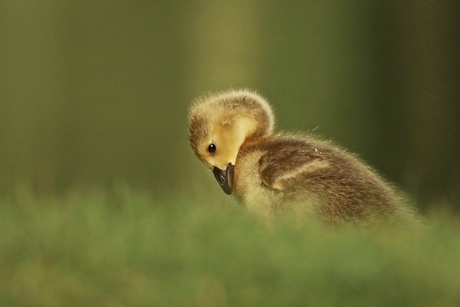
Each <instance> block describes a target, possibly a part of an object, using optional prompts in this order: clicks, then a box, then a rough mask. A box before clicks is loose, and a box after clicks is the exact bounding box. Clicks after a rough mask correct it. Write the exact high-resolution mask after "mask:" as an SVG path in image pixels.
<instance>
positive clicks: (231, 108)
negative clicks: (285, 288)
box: [189, 90, 409, 224]
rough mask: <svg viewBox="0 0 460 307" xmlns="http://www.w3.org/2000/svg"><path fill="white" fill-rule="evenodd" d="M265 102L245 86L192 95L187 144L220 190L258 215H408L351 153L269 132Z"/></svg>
mask: <svg viewBox="0 0 460 307" xmlns="http://www.w3.org/2000/svg"><path fill="white" fill-rule="evenodd" d="M273 127H274V117H273V112H272V109H271V107H270V105H269V104H268V103H267V101H266V100H265V99H264V98H262V97H261V96H259V95H258V94H256V93H254V92H251V91H248V90H231V91H227V92H220V93H216V94H210V95H208V96H203V97H201V98H198V99H197V100H196V101H195V102H194V104H193V105H192V107H191V108H190V113H189V137H190V144H191V147H192V149H193V151H194V152H195V153H196V155H197V156H198V157H199V158H200V159H201V160H202V161H203V162H204V163H205V164H206V165H207V167H208V168H209V169H211V170H212V171H213V173H214V175H215V177H216V180H217V181H218V183H219V185H220V186H221V187H222V189H223V190H224V192H225V193H227V194H234V195H235V196H236V197H237V199H238V200H239V201H240V202H241V203H242V204H243V205H244V206H246V207H247V208H248V209H249V210H251V211H255V212H257V213H259V214H262V215H264V216H272V215H274V214H276V213H277V212H286V211H287V212H289V211H291V212H295V213H296V214H297V213H298V214H305V215H309V214H310V213H313V214H319V216H320V218H321V219H322V220H324V221H326V222H328V223H332V224H336V223H341V222H345V221H359V222H365V221H372V220H376V219H382V218H387V217H393V216H400V215H408V214H409V210H408V209H407V208H406V207H405V206H404V205H402V204H400V201H399V199H398V196H397V195H396V193H395V192H394V190H393V188H392V187H391V186H390V185H389V184H388V183H386V182H385V181H384V180H383V179H382V178H380V177H379V176H378V175H377V174H376V172H375V171H374V170H372V169H371V168H370V167H368V166H367V165H365V164H364V163H363V162H362V161H361V160H359V159H358V158H356V157H355V156H354V155H352V154H349V153H346V152H345V151H344V150H343V149H341V148H339V147H337V146H334V145H332V144H331V143H329V142H325V141H321V140H318V139H316V138H314V137H311V136H306V135H294V134H292V135H274V134H273Z"/></svg>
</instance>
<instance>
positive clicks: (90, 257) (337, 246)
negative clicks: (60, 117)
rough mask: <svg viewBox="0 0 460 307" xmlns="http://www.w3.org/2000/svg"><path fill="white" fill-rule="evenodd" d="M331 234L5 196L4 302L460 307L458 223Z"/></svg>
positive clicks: (210, 216)
mask: <svg viewBox="0 0 460 307" xmlns="http://www.w3.org/2000/svg"><path fill="white" fill-rule="evenodd" d="M429 222H430V223H431V224H432V225H431V228H430V229H428V230H426V231H424V232H412V231H402V230H396V229H384V230H381V231H372V232H369V231H363V230H361V231H360V230H356V229H341V230H340V231H332V230H326V229H323V228H321V227H318V226H313V225H303V226H301V225H296V226H294V227H293V226H292V224H291V223H290V222H289V221H288V220H285V221H280V222H279V223H277V224H275V225H274V226H272V227H267V226H266V225H265V224H264V223H262V222H261V221H259V220H257V219H256V218H254V217H251V216H248V215H247V214H246V213H245V212H244V211H242V210H239V209H236V208H232V207H230V206H222V205H220V204H215V203H209V204H200V203H187V202H186V201H184V200H174V199H170V200H167V201H165V200H158V199H155V198H154V197H150V196H147V195H144V194H142V193H132V192H131V191H130V190H129V189H121V191H118V192H116V193H102V192H99V193H98V192H92V193H84V194H81V193H74V194H69V195H68V196H67V197H61V198H59V199H52V200H49V199H48V200H47V201H44V200H39V199H37V198H35V197H31V196H30V195H29V194H28V193H19V195H17V196H16V197H12V198H5V199H3V200H0V234H1V235H0V306H338V305H340V306H459V304H460V236H459V231H460V225H459V222H458V220H456V218H452V217H450V218H447V215H444V216H443V215H433V216H431V217H429Z"/></svg>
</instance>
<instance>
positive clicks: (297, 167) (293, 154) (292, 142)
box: [259, 137, 328, 190]
mask: <svg viewBox="0 0 460 307" xmlns="http://www.w3.org/2000/svg"><path fill="white" fill-rule="evenodd" d="M324 154H325V153H323V152H322V151H321V149H320V148H318V147H317V146H315V145H314V144H312V143H311V142H310V141H309V140H307V139H302V138H291V137H285V138H279V139H277V140H275V141H273V142H270V144H267V150H266V152H265V154H264V155H263V156H262V157H261V159H260V161H259V163H260V168H259V172H260V176H261V178H262V182H263V183H264V184H265V185H266V186H268V187H270V188H272V189H276V190H285V189H289V188H292V187H294V186H296V184H298V183H301V182H302V181H304V180H305V179H306V177H308V176H309V174H313V173H315V172H317V171H318V170H319V169H324V168H326V167H328V162H327V160H326V159H324Z"/></svg>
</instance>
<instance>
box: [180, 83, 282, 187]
mask: <svg viewBox="0 0 460 307" xmlns="http://www.w3.org/2000/svg"><path fill="white" fill-rule="evenodd" d="M272 131H273V115H272V111H271V108H270V106H269V105H268V103H267V102H266V101H265V99H263V98H262V97H261V96H259V95H257V94H255V93H253V92H251V91H248V90H239V91H233V90H232V91H227V92H220V93H215V94H210V95H207V96H203V97H200V98H198V99H196V100H195V102H194V103H193V105H192V107H191V108H190V112H189V139H190V145H191V147H192V149H193V151H194V152H195V154H196V155H197V156H198V158H200V159H201V160H202V161H203V162H204V164H205V165H206V166H207V167H208V168H209V169H210V170H212V172H213V173H214V176H215V178H216V180H217V182H218V183H219V185H220V186H221V188H222V189H223V191H224V192H225V193H227V194H231V193H232V189H233V173H234V167H235V165H236V163H237V156H238V152H239V150H240V147H241V145H242V144H244V143H245V142H247V141H249V140H253V141H256V140H257V139H258V138H263V137H266V136H267V135H270V134H271V133H272Z"/></svg>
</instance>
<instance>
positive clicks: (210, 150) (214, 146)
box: [208, 143, 217, 154]
mask: <svg viewBox="0 0 460 307" xmlns="http://www.w3.org/2000/svg"><path fill="white" fill-rule="evenodd" d="M216 150H217V147H216V145H214V144H213V143H211V144H209V146H208V152H209V153H211V154H213V153H215V152H216Z"/></svg>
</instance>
